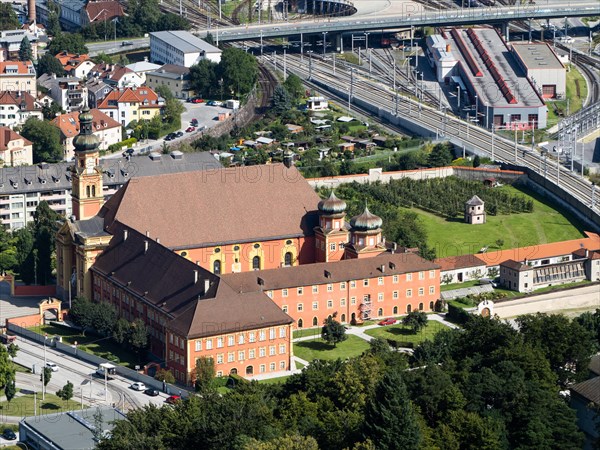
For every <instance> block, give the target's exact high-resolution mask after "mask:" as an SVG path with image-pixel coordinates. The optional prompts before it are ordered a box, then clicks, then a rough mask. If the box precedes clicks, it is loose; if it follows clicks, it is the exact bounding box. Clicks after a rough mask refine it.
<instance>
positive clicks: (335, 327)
mask: <svg viewBox="0 0 600 450" xmlns="http://www.w3.org/2000/svg"><path fill="white" fill-rule="evenodd" d="M321 338H322V339H323V340H324V341H325V342H327V343H328V344H333V346H334V347H336V346H337V344H338V342H343V341H345V340H346V339H348V336H346V329H345V328H344V326H343V325H342V324H341V323H339V322H338V321H337V320H335V318H334V317H333V316H329V317H328V318H327V319H326V320H325V324H324V325H323V328H321Z"/></svg>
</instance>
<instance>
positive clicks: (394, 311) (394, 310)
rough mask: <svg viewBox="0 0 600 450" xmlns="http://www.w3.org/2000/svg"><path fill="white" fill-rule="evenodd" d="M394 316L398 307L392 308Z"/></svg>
mask: <svg viewBox="0 0 600 450" xmlns="http://www.w3.org/2000/svg"><path fill="white" fill-rule="evenodd" d="M392 311H393V314H394V315H397V314H398V307H397V306H394V309H393V310H392Z"/></svg>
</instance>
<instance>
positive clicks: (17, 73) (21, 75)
mask: <svg viewBox="0 0 600 450" xmlns="http://www.w3.org/2000/svg"><path fill="white" fill-rule="evenodd" d="M0 91H21V92H27V93H28V94H31V95H33V96H34V97H35V96H36V95H37V85H36V76H35V67H34V66H33V63H32V62H31V61H25V62H23V61H3V62H0Z"/></svg>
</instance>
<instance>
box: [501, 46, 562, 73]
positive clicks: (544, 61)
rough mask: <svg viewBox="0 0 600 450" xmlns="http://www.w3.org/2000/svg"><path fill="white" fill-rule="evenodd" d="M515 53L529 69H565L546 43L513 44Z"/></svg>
mask: <svg viewBox="0 0 600 450" xmlns="http://www.w3.org/2000/svg"><path fill="white" fill-rule="evenodd" d="M512 49H513V51H514V52H515V53H516V54H517V57H518V58H519V59H520V60H521V61H522V62H523V64H524V65H525V67H527V68H528V69H551V70H556V69H563V70H564V68H565V66H563V64H562V63H561V62H560V60H559V59H558V56H556V53H554V51H553V50H552V49H551V48H550V46H549V45H548V44H546V43H545V42H532V43H526V42H524V43H517V42H513V44H512Z"/></svg>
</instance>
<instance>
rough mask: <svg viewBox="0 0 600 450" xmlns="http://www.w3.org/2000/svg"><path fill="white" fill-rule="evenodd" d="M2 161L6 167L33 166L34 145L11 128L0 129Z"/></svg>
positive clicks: (0, 159)
mask: <svg viewBox="0 0 600 450" xmlns="http://www.w3.org/2000/svg"><path fill="white" fill-rule="evenodd" d="M0 161H1V164H2V165H3V166H5V167H6V166H13V167H14V166H26V165H31V164H33V144H32V143H31V141H29V140H27V139H25V138H24V137H23V136H21V135H20V134H18V133H17V132H15V131H13V130H11V129H10V128H7V127H0Z"/></svg>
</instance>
